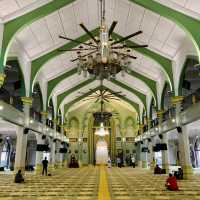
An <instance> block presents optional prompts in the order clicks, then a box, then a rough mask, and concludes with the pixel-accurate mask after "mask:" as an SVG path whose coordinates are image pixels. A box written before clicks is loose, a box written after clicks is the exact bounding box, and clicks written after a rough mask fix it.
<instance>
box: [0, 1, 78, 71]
mask: <svg viewBox="0 0 200 200" xmlns="http://www.w3.org/2000/svg"><path fill="white" fill-rule="evenodd" d="M74 1H75V0H54V1H52V2H50V3H48V4H46V5H44V6H41V7H39V8H37V9H35V10H33V11H31V12H29V13H27V14H24V15H22V16H19V17H17V18H16V19H13V20H11V21H9V22H7V23H5V24H4V32H3V42H2V48H1V53H0V72H3V70H4V66H5V62H6V57H7V55H6V54H7V52H8V49H9V46H10V43H11V41H12V39H13V37H14V36H15V34H16V33H18V32H19V31H20V30H21V29H23V28H24V27H25V26H26V25H28V24H31V23H32V22H34V21H36V20H38V19H40V18H42V17H45V16H46V15H48V14H51V13H53V12H55V11H56V10H58V9H60V8H62V7H64V6H66V5H68V4H70V3H72V2H74Z"/></svg>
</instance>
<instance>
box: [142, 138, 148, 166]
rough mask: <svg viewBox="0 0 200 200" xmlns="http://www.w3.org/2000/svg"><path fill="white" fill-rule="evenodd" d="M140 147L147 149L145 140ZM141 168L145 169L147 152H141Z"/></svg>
mask: <svg viewBox="0 0 200 200" xmlns="http://www.w3.org/2000/svg"><path fill="white" fill-rule="evenodd" d="M142 147H148V145H147V140H144V141H143V144H142ZM141 157H142V168H147V160H148V152H141Z"/></svg>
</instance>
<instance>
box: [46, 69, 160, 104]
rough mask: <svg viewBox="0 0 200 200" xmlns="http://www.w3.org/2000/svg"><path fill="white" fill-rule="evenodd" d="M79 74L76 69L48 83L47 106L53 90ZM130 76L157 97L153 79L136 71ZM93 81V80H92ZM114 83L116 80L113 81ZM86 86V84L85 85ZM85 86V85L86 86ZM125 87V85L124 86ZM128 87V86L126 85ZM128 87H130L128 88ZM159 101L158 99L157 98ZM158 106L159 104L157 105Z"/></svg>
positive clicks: (131, 72)
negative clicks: (143, 84)
mask: <svg viewBox="0 0 200 200" xmlns="http://www.w3.org/2000/svg"><path fill="white" fill-rule="evenodd" d="M75 73H77V69H76V68H74V69H72V70H70V71H68V72H66V73H64V74H62V75H60V76H58V77H57V78H55V79H52V80H50V81H49V82H48V89H47V105H48V102H49V99H50V97H51V93H52V91H53V89H54V88H55V87H56V86H57V85H58V84H59V83H60V82H61V81H63V80H64V79H66V78H68V77H69V76H72V75H73V74H75ZM130 75H131V76H133V77H136V78H138V79H140V80H141V81H143V82H144V83H145V84H146V83H148V84H147V87H148V88H149V90H150V91H151V92H152V94H153V95H154V94H155V92H156V97H157V91H156V83H155V82H154V81H153V80H151V79H148V78H147V77H145V76H143V75H140V74H138V73H137V72H134V71H132V70H131V71H130ZM89 80H90V79H88V81H86V84H87V83H89V82H90V81H89ZM91 80H92V79H91ZM113 81H114V80H113ZM114 82H118V84H120V82H119V81H114ZM83 84H84V83H83ZM121 84H122V83H121ZM84 85H85V84H84ZM122 85H123V84H122ZM125 86H126V85H125ZM127 87H128V86H127ZM128 88H129V89H128V90H133V91H134V92H136V93H138V94H141V95H140V96H142V95H143V94H142V93H140V92H138V91H137V90H135V89H132V88H130V87H128ZM126 89H127V88H126ZM142 98H143V101H144V102H145V103H144V105H145V104H146V99H144V97H142ZM156 99H157V98H156ZM156 105H157V103H156Z"/></svg>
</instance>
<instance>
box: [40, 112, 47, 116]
mask: <svg viewBox="0 0 200 200" xmlns="http://www.w3.org/2000/svg"><path fill="white" fill-rule="evenodd" d="M40 114H41V115H42V116H44V117H47V115H48V112H46V111H41V112H40Z"/></svg>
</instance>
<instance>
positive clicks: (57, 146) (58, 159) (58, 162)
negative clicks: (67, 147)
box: [55, 140, 61, 168]
mask: <svg viewBox="0 0 200 200" xmlns="http://www.w3.org/2000/svg"><path fill="white" fill-rule="evenodd" d="M60 147H61V144H60V141H59V140H56V143H55V167H56V168H59V167H60V157H61V156H60V154H61V153H60V152H59V150H60Z"/></svg>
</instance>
